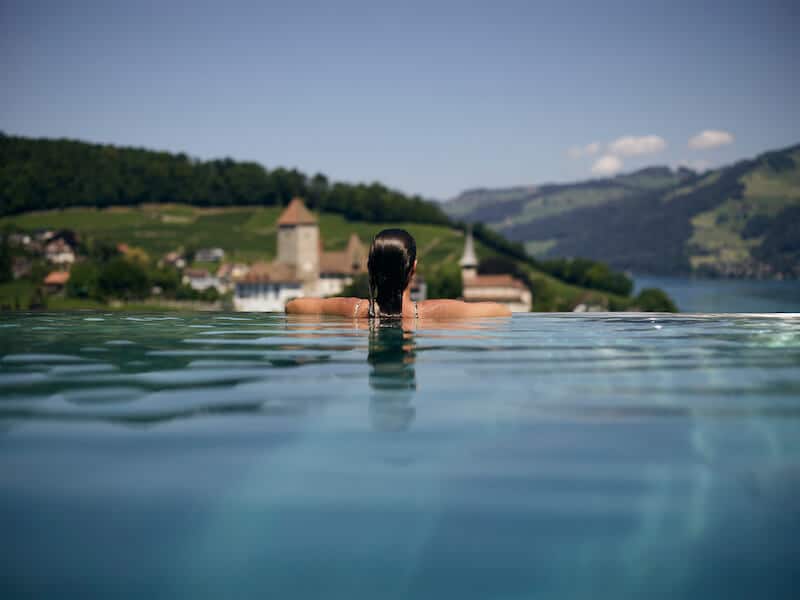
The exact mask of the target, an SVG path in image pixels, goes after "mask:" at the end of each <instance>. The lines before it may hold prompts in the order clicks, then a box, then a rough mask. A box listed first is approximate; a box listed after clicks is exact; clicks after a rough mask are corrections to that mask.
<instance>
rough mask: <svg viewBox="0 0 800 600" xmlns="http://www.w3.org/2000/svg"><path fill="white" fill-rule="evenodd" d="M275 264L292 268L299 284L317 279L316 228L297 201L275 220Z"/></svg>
mask: <svg viewBox="0 0 800 600" xmlns="http://www.w3.org/2000/svg"><path fill="white" fill-rule="evenodd" d="M278 262H282V263H285V264H287V265H290V266H292V267H293V268H294V269H295V273H296V275H297V278H298V279H299V280H300V281H303V282H309V283H310V282H316V280H317V279H319V225H318V224H317V219H316V217H315V216H314V215H313V214H311V212H310V211H309V210H308V209H307V208H306V205H305V204H304V203H303V201H302V200H301V199H300V198H293V199H292V201H291V202H289V206H287V207H286V210H284V211H283V213H282V214H281V216H280V218H279V219H278Z"/></svg>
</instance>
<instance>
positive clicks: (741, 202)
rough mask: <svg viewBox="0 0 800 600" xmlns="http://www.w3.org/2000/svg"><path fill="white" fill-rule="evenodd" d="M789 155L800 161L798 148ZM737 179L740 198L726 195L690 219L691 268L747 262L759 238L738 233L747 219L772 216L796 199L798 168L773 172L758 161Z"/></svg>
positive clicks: (799, 197) (799, 193)
mask: <svg viewBox="0 0 800 600" xmlns="http://www.w3.org/2000/svg"><path fill="white" fill-rule="evenodd" d="M790 156H791V158H792V159H793V160H794V161H795V162H796V163H800V150H798V151H796V152H793V153H792V154H790ZM741 181H742V183H743V184H744V186H745V189H744V193H743V194H742V197H741V198H730V199H728V200H726V201H725V202H724V203H722V204H720V205H719V206H717V207H715V208H714V209H713V210H709V211H706V212H703V213H700V214H698V215H697V216H695V217H694V218H693V219H692V227H693V233H692V237H691V238H690V239H689V242H688V244H689V247H690V248H691V249H692V254H693V255H692V257H691V263H692V267H693V268H695V269H696V268H700V267H710V266H715V265H723V264H726V263H727V264H729V263H739V262H747V261H751V260H752V255H751V253H752V250H753V249H754V248H756V247H757V246H758V245H759V244H760V243H761V241H762V238H759V237H756V238H751V239H746V238H745V237H743V236H742V231H743V229H744V227H745V226H746V225H747V222H748V221H749V220H750V219H752V218H754V217H758V216H765V217H774V216H775V215H777V214H778V213H780V212H781V211H782V210H783V209H785V208H787V207H789V206H791V205H792V204H797V203H798V202H799V201H800V169H791V170H787V171H783V172H780V173H776V172H775V171H773V170H772V169H770V168H769V167H768V166H767V165H766V164H764V163H761V164H760V165H759V166H758V167H757V168H755V169H753V170H752V171H750V172H749V173H747V175H745V176H744V177H742V179H741Z"/></svg>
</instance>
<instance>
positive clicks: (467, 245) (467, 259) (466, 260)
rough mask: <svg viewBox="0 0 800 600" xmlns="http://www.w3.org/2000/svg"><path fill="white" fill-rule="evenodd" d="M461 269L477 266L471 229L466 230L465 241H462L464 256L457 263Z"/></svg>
mask: <svg viewBox="0 0 800 600" xmlns="http://www.w3.org/2000/svg"><path fill="white" fill-rule="evenodd" d="M458 264H459V265H460V266H461V267H476V268H477V266H478V257H477V256H475V242H474V241H473V240H472V229H467V236H466V240H465V241H464V254H463V255H462V256H461V260H460V261H458Z"/></svg>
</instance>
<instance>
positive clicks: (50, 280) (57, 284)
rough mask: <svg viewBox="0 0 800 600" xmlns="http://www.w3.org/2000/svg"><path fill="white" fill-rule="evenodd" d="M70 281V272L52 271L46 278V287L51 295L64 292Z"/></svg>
mask: <svg viewBox="0 0 800 600" xmlns="http://www.w3.org/2000/svg"><path fill="white" fill-rule="evenodd" d="M68 281H69V271H52V272H51V273H48V274H47V277H45V278H44V282H43V283H44V287H45V289H46V290H47V291H48V292H50V293H51V294H55V293H58V292H61V291H63V290H64V286H66V285H67V282H68Z"/></svg>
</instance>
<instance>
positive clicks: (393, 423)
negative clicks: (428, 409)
mask: <svg viewBox="0 0 800 600" xmlns="http://www.w3.org/2000/svg"><path fill="white" fill-rule="evenodd" d="M415 360H416V355H415V342H414V334H413V332H412V331H411V330H410V329H406V328H405V327H403V325H402V324H400V323H384V324H381V323H375V324H373V325H371V326H370V332H369V354H368V355H367V362H368V363H369V364H370V366H371V370H370V373H369V387H370V388H371V394H370V400H369V418H370V423H371V424H372V427H373V429H375V430H377V431H405V430H407V429H408V428H409V427H410V426H411V423H412V422H413V420H414V416H415V414H416V409H415V408H414V406H413V399H414V394H415V392H416V389H417V378H416V372H415V369H414V361H415Z"/></svg>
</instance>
